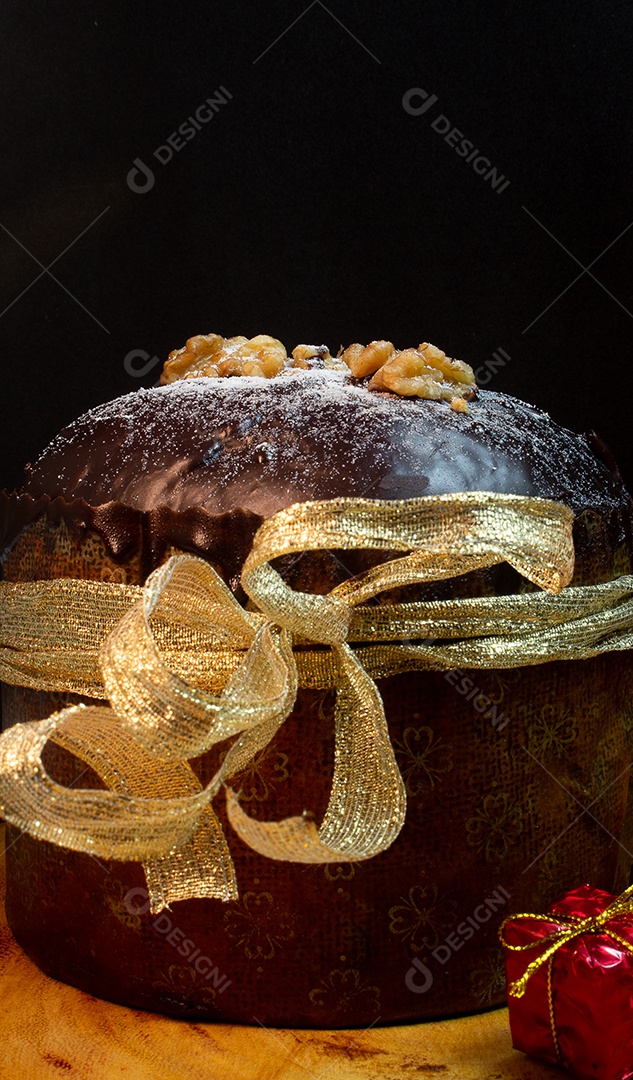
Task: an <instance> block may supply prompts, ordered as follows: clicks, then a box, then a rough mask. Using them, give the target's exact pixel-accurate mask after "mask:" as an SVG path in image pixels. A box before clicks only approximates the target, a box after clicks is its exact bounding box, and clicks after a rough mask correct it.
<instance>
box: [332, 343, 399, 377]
mask: <svg viewBox="0 0 633 1080" xmlns="http://www.w3.org/2000/svg"><path fill="white" fill-rule="evenodd" d="M394 352H395V346H394V345H392V343H391V342H390V341H370V343H369V345H359V344H358V343H356V344H354V345H349V346H348V347H347V349H346V350H345V352H344V353H343V355H342V357H341V359H342V360H344V361H345V363H346V364H347V366H348V368H349V369H350V371H351V373H352V375H353V376H354V378H355V379H364V377H365V376H366V375H373V373H374V371H378V368H380V367H382V365H383V364H384V363H385V362H386V361H387V360H388V359H389V357H390V356H392V355H393V353H394Z"/></svg>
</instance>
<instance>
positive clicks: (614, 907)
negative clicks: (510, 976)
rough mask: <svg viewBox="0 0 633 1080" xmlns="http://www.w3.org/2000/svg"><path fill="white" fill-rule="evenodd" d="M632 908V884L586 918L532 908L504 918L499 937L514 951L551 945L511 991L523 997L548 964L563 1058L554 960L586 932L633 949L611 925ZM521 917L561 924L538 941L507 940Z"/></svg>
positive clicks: (550, 1001)
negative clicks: (510, 928)
mask: <svg viewBox="0 0 633 1080" xmlns="http://www.w3.org/2000/svg"><path fill="white" fill-rule="evenodd" d="M632 912H633V885H630V886H629V888H628V889H625V890H624V892H623V893H620V895H619V896H618V897H616V899H615V900H614V901H613V903H611V904H609V906H608V907H606V908H605V909H604V911H601V912H599V914H598V915H587V916H585V918H582V917H581V916H579V915H562V914H558V913H557V912H556V913H554V912H552V914H551V915H548V914H545V915H543V914H538V915H535V914H532V913H530V912H521V913H519V914H518V915H509V916H508V918H507V919H504V920H503V922H502V924H501V926H500V927H499V940H500V942H501V944H502V945H503V946H504V948H506V949H509V950H510V951H511V952H528V951H529V950H530V949H534V948H538V947H542V946H543V945H546V946H547V948H545V949H544V951H543V952H542V953H541V955H540V956H537V958H536V960H532V962H531V963H530V964H528V966H527V968H526V969H525V971H524V973H523V975H522V976H521V978H520V979H515V981H514V982H511V983H510V984H509V985H508V993H509V994H510V996H511V997H515V998H520V997H523V995H524V993H525V991H526V988H527V984H528V982H529V981H530V979H531V978H532V976H533V975H534V973H535V972H536V971H538V969H539V968H540V967H542V965H543V964H547V1001H548V1007H549V1018H550V1026H551V1031H552V1038H553V1041H554V1046H555V1048H556V1054H557V1056H558V1058H559V1060H562V1057H561V1051H560V1044H559V1039H558V1030H557V1027H556V1018H555V1013H554V1002H553V996H552V963H553V960H554V957H555V955H556V953H557V952H558V950H559V949H560V948H562V946H563V945H566V944H567V942H568V941H573V939H574V938H577V937H580V936H581V935H582V934H607V935H608V936H609V937H610V938H611V939H612V940H613V941H616V942H617V943H618V945H621V946H622V947H623V948H624V949H626V950H627V951H628V952H630V953H633V943H632V942H630V941H627V940H626V938H623V937H622V936H621V935H620V934H618V933H617V932H616V931H615V930H613V929H612V928H611V927H610V926H608V925H607V924H608V923H609V922H611V921H612V920H614V919H617V918H618V916H624V915H630V914H631V913H632ZM517 919H536V920H537V922H546V923H555V924H556V927H557V928H556V929H555V930H553V931H552V932H551V933H549V934H545V936H544V937H541V938H536V939H535V940H534V941H528V942H526V943H525V944H524V945H510V944H509V942H508V941H506V937H505V928H506V926H507V925H508V923H514V922H516V920H517Z"/></svg>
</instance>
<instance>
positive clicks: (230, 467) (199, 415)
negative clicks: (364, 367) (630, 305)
mask: <svg viewBox="0 0 633 1080" xmlns="http://www.w3.org/2000/svg"><path fill="white" fill-rule="evenodd" d="M462 490H485V491H500V492H513V493H516V494H534V495H539V496H542V497H546V498H552V499H558V500H561V501H563V502H566V503H567V504H568V505H570V506H571V507H572V508H573V509H574V510H576V511H577V512H578V513H579V512H581V511H583V510H585V509H589V508H593V509H597V510H601V511H603V512H605V511H606V512H608V511H612V510H615V511H620V513H617V515H616V516H617V517H618V518H619V519H621V518H622V517H623V518H624V519H626V518H627V517H628V516H629V507H630V499H629V497H628V495H627V493H626V491H625V489H624V488H623V486H622V483H621V481H620V480H619V477H617V476H616V475H614V473H613V472H612V471H611V470H610V469H609V468H608V467H607V466H606V465H605V464H604V463H603V461H601V460H598V459H597V457H596V456H595V454H594V453H593V452H592V449H591V447H590V445H589V443H588V441H587V439H586V438H585V437H584V436H581V435H576V434H574V433H572V432H570V431H567V430H566V429H565V428H561V427H559V426H558V425H557V424H555V423H554V422H553V421H552V420H551V419H550V417H549V416H548V415H547V413H544V412H542V411H541V410H539V409H536V408H534V407H533V406H531V405H527V404H525V403H524V402H521V401H519V400H517V399H515V398H511V397H509V396H508V395H505V394H498V393H493V392H490V391H480V392H479V396H478V398H477V399H476V400H475V401H474V402H471V403H470V407H469V413H468V414H462V413H457V412H454V411H452V410H451V409H450V408H449V406H448V405H447V404H446V403H445V402H435V401H426V400H421V399H418V398H401V397H395V396H394V395H391V394H384V393H375V392H373V391H369V390H368V389H367V386H366V383H358V382H356V381H355V380H351V379H349V378H347V377H346V376H345V375H344V374H340V373H339V372H335V371H308V372H305V371H294V372H292V374H288V375H285V376H282V377H279V378H276V379H271V380H266V379H257V378H245V377H238V378H232V379H207V378H200V379H188V380H183V381H181V382H176V383H173V384H171V385H169V386H164V387H154V388H152V389H141V390H137V391H134V392H133V393H131V394H127V395H126V396H124V397H121V398H117V399H115V400H114V401H111V402H108V403H106V404H104V405H102V406H100V407H99V408H96V409H93V410H91V411H90V412H88V413H86V414H84V415H83V416H81V417H79V418H78V419H77V420H75V421H74V422H73V423H72V424H70V425H69V426H68V427H66V428H64V429H63V430H62V431H61V432H60V434H59V435H58V436H56V438H55V439H53V441H52V442H51V443H50V445H49V446H48V447H47V448H46V449H45V450H44V452H43V453H42V455H41V456H40V458H39V459H38V460H37V461H36V462H35V464H34V465H33V466H32V468H30V469H29V471H28V475H27V479H26V483H25V487H24V490H23V492H22V493H20V494H17V493H16V494H13V495H8V494H7V493H3V494H2V496H1V497H0V537H1V538H2V549H3V550H4V551H6V550H7V549H8V548H10V546H11V544H12V543H13V541H14V540H15V538H16V537H17V535H19V533H20V531H21V530H22V529H23V528H24V527H25V526H26V525H27V524H28V523H29V522H30V521H32V520H34V519H35V518H36V517H38V516H40V515H41V514H43V513H45V514H46V515H47V517H48V518H49V520H50V521H51V522H52V523H54V522H56V521H59V520H60V519H62V518H63V519H64V520H65V522H66V524H67V525H68V527H69V528H70V529H71V531H72V530H75V532H79V533H81V532H83V531H85V530H94V531H96V532H98V533H99V534H100V535H101V536H103V538H104V539H105V540H106V543H107V544H108V547H109V548H110V550H111V552H112V554H113V555H114V557H115V558H124V557H126V556H127V554H128V553H129V551H130V550H131V549H132V548H133V547H134V545H135V544H137V543H138V535H139V518H140V519H141V526H142V532H143V536H144V544H143V546H144V548H147V551H148V552H149V556H148V558H149V561H150V562H151V563H152V564H153V565H155V564H156V561H159V560H160V557H161V556H162V553H163V552H164V550H165V549H166V548H167V547H169V545H173V546H175V547H180V548H183V549H184V550H191V551H202V552H204V554H205V557H207V558H209V559H210V560H211V561H216V558H217V559H218V561H221V563H222V565H223V566H224V567H225V573H226V574H227V576H229V577H232V576H233V575H234V573H237V570H238V569H239V566H240V565H241V563H242V562H243V559H244V557H245V555H246V552H247V551H248V548H249V546H250V542H251V539H252V536H253V535H254V532H255V530H256V528H257V526H258V525H259V523H260V522H261V520H262V519H263V518H265V517H268V516H270V514H272V513H274V512H275V511H277V510H280V509H282V508H283V507H285V506H289V505H291V504H292V503H294V502H297V501H303V500H305V499H319V498H333V497H336V496H341V495H345V496H362V495H364V496H367V497H370V498H381V499H402V498H413V497H416V496H420V495H434V494H442V493H445V492H451V491H462ZM227 553H228V558H229V562H230V566H227V563H226V560H227ZM220 555H221V556H222V558H221V560H220Z"/></svg>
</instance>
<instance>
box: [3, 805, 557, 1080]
mask: <svg viewBox="0 0 633 1080" xmlns="http://www.w3.org/2000/svg"><path fill="white" fill-rule="evenodd" d="M3 831H4V830H3V826H0V840H1V841H3V836H2V833H3ZM1 847H2V849H3V848H4V844H3V842H2V844H1ZM0 1032H1V1034H0V1080H40V1078H42V1080H47V1078H51V1080H52V1078H57V1080H60V1078H61V1077H64V1078H65V1077H68V1080H71V1078H72V1077H76V1078H77V1080H79V1078H81V1080H93V1078H99V1080H114V1078H115V1077H124V1078H125V1080H215V1078H218V1080H325V1078H326V1077H329V1080H360V1078H369V1080H371V1078H373V1077H376V1078H378V1077H380V1078H383V1080H413V1078H414V1077H415V1078H417V1077H431V1076H437V1077H442V1078H443V1080H505V1078H506V1077H508V1078H509V1080H539V1078H544V1077H550V1078H551V1080H555V1078H558V1080H561V1078H562V1077H563V1076H565V1075H567V1074H565V1073H563V1072H562V1071H561V1070H559V1069H555V1068H551V1067H549V1066H547V1065H542V1064H540V1063H539V1062H537V1061H533V1060H532V1059H531V1058H527V1057H524V1055H523V1054H519V1053H517V1051H515V1050H513V1049H512V1046H511V1043H510V1032H509V1028H508V1015H507V1010H506V1009H496V1010H494V1011H493V1012H489V1013H485V1014H482V1015H479V1016H467V1017H464V1018H463V1019H460V1020H445V1021H442V1022H439V1023H426V1024H411V1025H407V1026H403V1027H382V1028H372V1029H371V1030H370V1031H366V1032H359V1031H282V1030H279V1029H264V1028H257V1027H240V1026H237V1025H230V1024H215V1023H196V1024H191V1023H187V1022H186V1021H184V1020H173V1019H171V1018H169V1017H166V1016H158V1015H153V1014H151V1013H146V1012H139V1011H138V1010H136V1009H126V1008H123V1007H122V1006H120V1005H111V1004H109V1003H108V1002H104V1001H98V1000H97V999H96V998H93V997H90V996H89V995H88V994H84V993H82V992H81V991H79V990H74V989H73V988H72V987H70V986H64V985H63V984H62V983H58V982H55V981H54V980H53V979H49V978H47V977H46V976H45V975H42V974H41V973H40V972H39V971H38V969H37V968H36V967H35V966H34V965H33V964H32V963H31V961H30V960H28V959H27V957H26V956H24V954H23V953H22V952H21V951H20V949H19V948H18V946H17V944H16V942H15V941H14V939H13V937H12V936H11V932H10V930H9V928H8V927H7V924H6V920H5V917H4V858H2V860H0Z"/></svg>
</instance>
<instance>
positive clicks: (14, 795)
mask: <svg viewBox="0 0 633 1080" xmlns="http://www.w3.org/2000/svg"><path fill="white" fill-rule="evenodd" d="M572 521H573V514H572V512H571V510H569V509H568V508H567V507H565V506H563V505H562V504H560V503H554V502H551V501H549V500H546V499H536V498H532V497H527V496H514V495H499V494H491V493H486V492H483V493H482V492H474V493H461V494H457V495H441V496H433V497H428V498H421V499H412V500H406V501H396V502H386V501H374V500H369V499H334V500H329V501H322V502H308V503H301V504H296V505H295V506H291V507H290V508H288V509H287V510H282V511H280V512H279V513H277V514H275V515H274V516H273V517H272V518H270V519H269V520H267V521H265V522H264V524H263V525H262V526H261V527H260V529H259V530H258V532H257V534H256V536H255V539H254V542H253V548H252V550H251V553H250V555H249V556H248V558H247V560H246V563H245V565H244V568H243V571H242V585H243V587H244V589H245V591H246V593H247V594H248V596H249V597H250V600H251V604H252V605H253V606H254V607H255V608H256V610H247V609H244V608H243V607H241V605H240V604H238V602H237V601H236V600H235V598H234V597H233V595H232V594H231V592H230V591H229V590H228V588H227V587H226V585H225V584H224V582H223V581H222V579H221V578H220V577H219V576H218V575H217V573H216V572H215V571H214V570H213V568H212V567H211V566H210V565H208V564H207V563H205V562H204V561H203V560H202V559H198V558H194V557H193V556H187V555H181V556H174V557H172V558H171V559H170V560H169V561H168V562H167V563H165V564H164V565H163V566H161V567H160V568H159V569H158V570H155V571H154V573H153V574H151V575H150V577H149V578H148V579H147V582H146V584H145V586H144V587H143V588H141V587H137V586H130V585H120V584H117V583H103V582H90V581H79V580H74V579H58V580H53V581H38V582H31V583H10V582H1V583H0V599H1V600H2V607H1V612H0V679H2V680H4V681H5V682H9V683H14V684H18V685H22V686H28V687H33V688H36V689H45V690H66V691H75V692H78V693H83V694H87V695H88V696H94V697H103V696H104V690H105V694H106V695H107V697H108V699H109V702H110V707H105V706H88V707H86V706H77V707H73V708H68V709H64V710H63V711H62V712H60V713H57V714H55V715H53V716H51V717H49V718H48V719H47V720H43V721H39V722H32V723H27V724H21V725H16V726H15V727H13V728H11V729H9V730H8V731H7V732H5V733H4V735H3V736H2V737H1V738H0V811H1V812H2V813H3V814H4V816H5V817H6V819H7V820H8V821H10V822H12V823H13V824H15V825H17V826H18V827H19V828H21V829H23V830H25V831H26V832H28V833H30V834H31V835H32V836H36V837H39V838H40V839H44V840H48V841H51V842H53V843H56V844H59V845H60V846H62V847H67V848H72V849H74V850H77V851H83V852H88V853H90V854H93V855H96V856H100V857H102V858H105V859H118V860H128V861H139V862H143V864H144V869H145V874H146V877H147V882H148V889H149V894H150V901H151V907H152V911H160V910H161V909H162V908H163V907H165V906H167V905H168V904H169V903H170V902H172V901H173V900H178V899H186V898H188V897H193V896H212V897H218V898H221V899H223V900H229V899H233V898H235V897H236V896H237V885H236V881H235V871H234V867H233V862H232V859H231V855H230V852H229V849H228V845H227V842H226V839H225V837H224V834H223V831H222V827H221V825H220V822H219V821H218V818H217V817H216V815H215V813H214V811H213V809H212V805H211V803H212V800H213V798H214V796H215V795H216V794H217V793H218V791H219V790H220V788H221V786H222V785H225V786H226V797H227V810H228V817H229V820H230V822H231V824H232V826H233V828H234V829H235V830H236V831H237V833H238V834H239V835H240V837H241V838H242V839H243V840H244V841H245V842H246V843H247V844H248V845H249V846H250V847H252V848H254V849H255V850H256V851H258V852H260V853H261V854H262V855H265V856H267V857H269V858H273V859H286V860H291V861H294V862H308V863H320V862H341V861H356V860H362V859H368V858H371V857H372V856H373V855H376V854H378V853H379V852H381V851H385V850H386V849H387V848H388V847H389V846H390V845H391V844H392V843H393V841H394V840H395V838H396V837H397V835H398V833H399V832H400V829H401V828H402V825H403V822H404V817H405V808H406V799H405V791H404V785H403V782H402V778H401V776H400V772H399V770H398V767H397V764H396V760H395V757H394V753H393V748H392V746H391V742H390V739H389V733H388V728H387V723H386V720H385V715H384V709H383V706H382V701H381V698H380V694H379V693H378V689H377V687H376V684H375V682H374V679H376V678H379V677H381V676H385V675H390V674H394V673H396V672H400V671H407V670H412V669H416V668H427V669H428V668H434V669H448V668H452V667H456V666H463V667H493V668H500V667H515V666H517V665H519V664H535V663H543V662H545V661H546V660H551V659H556V658H581V657H586V656H591V655H595V654H596V653H598V652H602V651H605V650H606V649H624V648H631V647H632V646H633V632H632V628H633V577H622V578H619V579H618V580H617V581H613V582H608V583H605V584H604V585H596V586H586V587H581V588H567V589H564V586H566V585H567V584H568V582H569V581H570V579H571V576H572V573H573V543H572V538H571V527H572ZM352 548H363V549H365V548H370V549H371V548H374V549H382V550H386V551H398V550H399V551H403V552H407V553H408V554H405V555H403V557H401V558H398V559H395V560H392V561H390V562H387V563H383V564H381V565H379V566H377V567H376V568H375V569H373V570H370V571H369V572H368V573H366V574H363V575H361V576H359V577H358V578H353V579H350V580H348V581H345V582H344V583H343V584H342V585H339V586H338V587H337V588H335V589H333V590H332V592H331V593H329V594H328V595H325V596H321V595H312V594H307V593H300V592H299V593H298V592H294V591H293V590H292V589H291V588H290V587H289V586H288V585H286V584H285V582H284V581H283V579H282V578H281V576H280V575H279V573H278V572H277V571H276V570H275V569H274V567H273V566H272V561H273V560H274V559H276V558H278V557H279V556H281V555H289V554H297V553H300V552H304V551H309V550H318V549H331V550H345V549H352ZM503 561H508V562H509V563H510V564H511V565H512V566H514V567H515V568H516V569H517V570H518V571H519V572H520V573H522V574H523V575H524V576H525V577H526V578H528V579H529V580H530V581H532V582H533V583H535V584H536V585H538V586H540V587H541V588H543V589H545V590H547V593H543V592H531V593H525V594H517V595H512V596H502V597H477V598H468V599H457V600H447V601H442V602H439V601H437V602H436V601H429V602H422V603H405V604H382V605H371V604H367V603H366V601H368V600H371V599H372V598H373V597H374V596H376V595H377V594H378V593H380V592H382V591H383V590H386V589H394V588H399V587H402V586H406V585H410V584H414V583H417V582H424V581H431V580H439V579H441V578H447V577H452V576H454V575H458V574H464V573H466V572H468V571H471V570H474V569H477V568H482V567H488V566H492V565H495V564H497V563H500V562H503ZM561 590H564V591H562V592H561ZM558 593H560V595H548V594H558ZM429 638H432V639H434V641H435V643H433V641H432V642H431V643H429V642H428V640H424V639H429ZM442 638H445V639H452V640H450V641H449V642H448V643H446V644H442V643H439V644H438V643H437V640H438V639H442ZM456 638H459V640H455V639H456ZM412 639H413V640H412ZM416 639H417V641H418V644H415V640H416ZM420 641H422V643H420ZM309 643H315V644H316V645H317V646H318V647H317V648H316V649H307V648H306V645H307V644H309ZM351 643H356V644H355V646H354V648H352V645H351ZM295 645H297V646H299V648H298V649H297V650H296V651H295V650H294V649H293V646H295ZM299 686H301V687H330V686H333V687H335V688H336V692H337V699H336V712H335V762H334V774H333V779H332V787H331V792H330V798H329V803H328V807H327V810H326V813H325V817H324V819H323V821H322V823H321V825H320V827H318V828H317V826H316V825H315V823H314V821H313V820H312V819H311V815H309V814H304V815H302V816H298V817H292V818H287V819H286V820H284V821H281V822H260V821H256V820H253V819H252V818H250V817H249V816H248V815H247V814H245V813H244V811H243V810H242V809H241V807H240V804H239V798H238V795H236V794H235V793H234V792H233V791H232V790H231V788H230V787H228V786H227V784H226V782H227V781H228V780H229V779H230V777H231V776H233V775H234V774H236V773H239V772H240V770H242V769H243V768H244V767H245V766H246V765H247V764H248V763H249V762H250V761H251V760H252V759H253V757H254V756H255V755H256V754H257V753H258V752H259V751H260V750H262V748H263V747H265V746H266V745H267V744H268V743H269V742H270V741H271V739H272V738H273V737H274V735H275V733H276V731H277V730H278V728H279V727H280V725H281V724H282V723H283V722H284V720H285V719H286V717H287V716H288V715H289V714H290V712H291V711H292V709H293V705H294V702H295V698H296V694H297V688H298V687H299ZM235 735H237V738H236V739H235V741H234V742H233V744H232V745H231V747H230V749H229V750H228V752H227V754H226V757H225V758H224V761H223V764H222V765H221V767H220V768H219V770H218V771H217V773H216V775H215V776H214V777H213V779H212V780H211V782H210V783H209V784H208V785H207V786H206V787H205V788H202V787H201V784H200V782H199V781H198V779H197V777H196V775H195V773H194V772H193V770H192V768H191V766H190V765H189V763H188V761H189V759H191V758H194V757H196V756H198V755H200V754H202V753H204V752H205V751H206V750H208V749H209V748H210V747H211V746H213V745H214V744H215V743H217V742H219V741H221V740H224V739H227V738H229V737H230V736H235ZM49 739H50V740H52V741H53V742H55V743H57V744H59V745H61V746H63V747H65V748H66V749H67V750H69V751H71V752H72V753H73V754H75V755H76V756H77V757H79V758H80V759H81V760H83V761H84V762H85V763H86V764H87V765H90V766H91V767H92V768H93V769H94V770H95V771H96V772H97V773H98V775H99V776H100V778H101V779H102V781H103V782H104V783H105V785H106V787H107V789H108V790H105V791H101V790H100V791H94V790H85V789H84V790H74V789H69V788H65V787H62V786H60V785H59V784H57V783H55V782H54V781H53V780H52V779H51V778H50V777H49V776H48V774H47V772H46V770H45V768H44V765H43V763H42V751H43V749H44V746H45V745H46V743H47V741H48V740H49Z"/></svg>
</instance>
